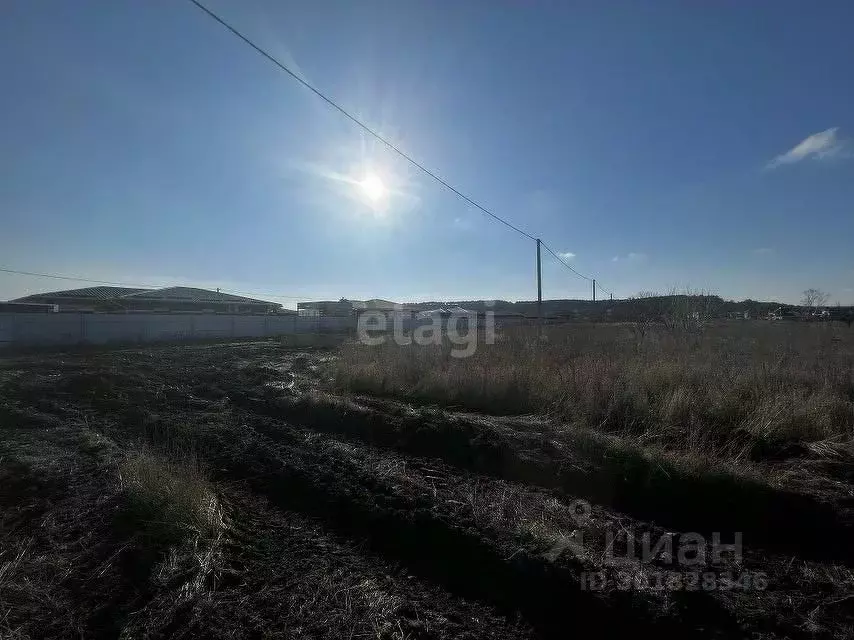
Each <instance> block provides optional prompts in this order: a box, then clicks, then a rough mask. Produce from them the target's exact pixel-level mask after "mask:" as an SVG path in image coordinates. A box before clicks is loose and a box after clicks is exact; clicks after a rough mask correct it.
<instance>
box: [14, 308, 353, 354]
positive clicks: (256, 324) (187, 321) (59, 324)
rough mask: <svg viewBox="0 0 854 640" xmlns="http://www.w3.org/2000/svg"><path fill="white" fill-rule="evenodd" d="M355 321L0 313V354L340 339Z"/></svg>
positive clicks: (214, 315)
mask: <svg viewBox="0 0 854 640" xmlns="http://www.w3.org/2000/svg"><path fill="white" fill-rule="evenodd" d="M353 329H355V319H353V318H336V317H317V318H303V317H298V316H274V315H258V316H255V315H236V314H235V315H220V314H201V313H199V314H168V313H162V314H161V313H146V314H124V313H0V348H2V347H4V346H12V345H15V346H39V345H73V344H107V343H111V342H118V343H121V342H160V341H180V340H202V339H206V338H263V337H269V336H280V335H290V334H306V333H340V332H347V331H350V330H353Z"/></svg>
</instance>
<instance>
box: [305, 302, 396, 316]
mask: <svg viewBox="0 0 854 640" xmlns="http://www.w3.org/2000/svg"><path fill="white" fill-rule="evenodd" d="M365 311H383V312H386V313H389V312H397V313H402V312H404V311H403V305H402V304H400V303H397V302H391V301H389V300H380V299H379V298H373V299H371V300H347V299H346V298H341V299H340V300H338V301H333V300H318V301H316V302H299V303H297V313H298V314H299V315H301V316H310V317H311V316H351V315H354V314H358V313H361V312H365Z"/></svg>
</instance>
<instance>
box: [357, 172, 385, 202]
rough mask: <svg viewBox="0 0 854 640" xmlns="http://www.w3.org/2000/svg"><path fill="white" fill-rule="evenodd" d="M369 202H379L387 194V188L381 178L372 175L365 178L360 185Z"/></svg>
mask: <svg viewBox="0 0 854 640" xmlns="http://www.w3.org/2000/svg"><path fill="white" fill-rule="evenodd" d="M359 186H360V187H361V188H362V193H364V194H365V195H366V196H367V197H368V200H370V201H371V202H379V201H380V200H382V198H383V196H385V194H386V188H385V185H384V184H383V181H382V180H380V178H379V176H377V175H375V174H373V173H371V174H368V175H367V176H365V179H364V180H362V181H361V182H360V183H359Z"/></svg>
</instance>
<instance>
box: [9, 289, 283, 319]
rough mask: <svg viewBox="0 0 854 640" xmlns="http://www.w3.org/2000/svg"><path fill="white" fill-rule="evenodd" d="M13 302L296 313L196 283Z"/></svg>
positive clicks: (91, 291) (92, 308)
mask: <svg viewBox="0 0 854 640" xmlns="http://www.w3.org/2000/svg"><path fill="white" fill-rule="evenodd" d="M11 302H14V303H28V304H48V305H56V307H57V308H58V310H59V311H60V312H63V311H93V312H94V311H102V312H122V311H124V312H142V311H160V312H164V311H166V312H181V311H184V312H193V311H195V312H197V313H198V312H208V313H216V312H219V313H293V312H292V311H288V310H286V309H283V308H282V305H281V304H278V303H276V302H267V301H266V300H257V299H255V298H247V297H244V296H238V295H234V294H231V293H225V292H222V291H210V290H208V289H198V288H195V287H166V288H163V289H140V288H131V287H84V288H82V289H69V290H66V291H51V292H49V293H37V294H33V295H29V296H25V297H23V298H18V299H17V300H12V301H11Z"/></svg>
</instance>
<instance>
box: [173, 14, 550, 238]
mask: <svg viewBox="0 0 854 640" xmlns="http://www.w3.org/2000/svg"><path fill="white" fill-rule="evenodd" d="M189 1H190V2H192V3H193V4H194V5H195V6H196V7H198V8H199V9H200V10H202V11H203V12H204V13H206V14H207V15H208V16H210V17H211V18H213V19H214V20H216V21H217V22H218V23H219V24H220V25H222V26H223V27H225V28H226V29H228V30H229V31H230V32H231V33H233V34H234V35H235V36H237V37H238V38H240V39H241V40H242V41H243V42H245V43H246V44H248V45H249V46H250V47H252V48H253V49H254V50H255V51H256V52H258V53H259V54H261V55H262V56H264V57H265V58H267V60H269V61H270V62H272V63H273V64H274V65H276V66H277V67H278V68H279V69H281V70H282V71H284V72H285V73H287V74H288V75H289V76H290V77H291V78H293V79H294V80H296V81H297V82H299V83H300V84H301V85H302V86H304V87H305V88H306V89H308V90H309V91H311V92H312V93H314V94H315V95H316V96H317V97H319V98H320V99H321V100H323V101H324V102H326V104H328V105H329V106H331V107H332V108H334V109H335V110H337V111H339V112H340V113H341V114H343V115H344V116H345V117H346V118H347V119H349V120H350V121H351V122H353V123H355V124H356V125H357V126H359V127H360V128H361V129H363V130H364V131H365V132H367V133H369V134H370V135H372V136H373V137H374V138H376V139H377V140H379V141H380V142H381V143H383V144H384V145H385V146H386V147H388V148H389V149H391V150H392V151H394V152H395V153H397V154H398V155H399V156H400V157H402V158H403V159H405V160H407V161H408V162H409V163H410V164H412V165H413V166H415V167H417V168H418V169H420V170H421V171H423V172H424V173H425V174H427V175H428V176H430V177H431V178H433V179H434V180H435V181H436V182H438V183H439V184H441V185H442V186H444V187H445V188H447V189H450V190H451V191H453V192H454V193H455V194H457V195H458V196H459V197H460V198H462V199H463V200H465V201H466V202H468V203H469V204H470V205H472V206H473V207H476V208H477V209H479V210H480V211H481V212H482V213H485V214H486V215H488V216H489V217H491V218H493V219H495V220H497V221H498V222H500V223H501V224H503V225H505V226H507V227H509V228H511V229H513V231H515V232H516V233H520V234H522V235H523V236H525V237H526V238H529V239H530V240H536V238H535V237H534V236H532V235H531V234H530V233H528V232H527V231H523V230H522V229H520V228H519V227H517V226H516V225H514V224H512V223H511V222H508V221H507V220H505V219H504V218H502V217H501V216H499V215H496V214H494V213H492V211H490V210H489V209H487V208H486V207H484V206H483V205H481V204H478V203H477V202H475V201H474V200H472V199H471V198H469V197H468V196H467V195H465V194H464V193H462V192H461V191H460V190H459V189H457V188H456V187H454V186H452V185H451V184H449V183H448V182H446V181H445V180H443V179H442V178H440V177H439V176H438V175H436V174H435V173H434V172H433V171H431V170H430V169H428V168H427V167H425V166H424V165H422V164H421V163H419V162H417V161H416V160H414V159H413V158H412V157H411V156H409V155H408V154H406V153H405V152H404V151H402V150H401V149H400V148H399V147H397V146H396V145H395V144H394V143H392V142H390V141H389V140H387V139H386V138H384V137H383V136H381V135H380V134H379V133H377V132H376V131H374V130H373V129H372V128H371V127H369V126H368V125H366V124H365V123H363V122H362V121H361V120H359V119H358V118H356V117H355V116H354V115H352V114H351V113H350V112H349V111H347V110H346V109H344V107H342V106H340V105H339V104H338V103H337V102H335V101H334V100H332V99H331V98H328V97H327V96H326V95H325V94H323V93H322V92H321V91H320V90H319V89H317V88H315V87H314V86H312V85H311V84H309V83H308V82H306V81H305V80H303V79H302V78H300V77H299V76H298V75H297V74H296V73H294V72H293V71H291V70H290V69H289V68H288V67H286V66H285V65H284V64H282V63H281V62H280V61H279V60H277V59H276V58H275V57H274V56H273V55H272V54H270V53H268V52H267V51H265V50H264V49H262V48H261V47H260V46H258V45H257V44H255V43H254V42H253V41H252V40H250V39H249V38H248V37H247V36H245V35H243V34H242V33H241V32H240V31H238V30H237V29H236V28H234V27H233V26H231V25H230V24H229V23H227V22H226V21H225V20H224V19H222V18H221V17H219V16H218V15H217V14H216V13H214V12H213V11H211V10H210V9H208V8H207V7H206V6H205V5H203V4H202V3H201V2H198V0H189Z"/></svg>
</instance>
